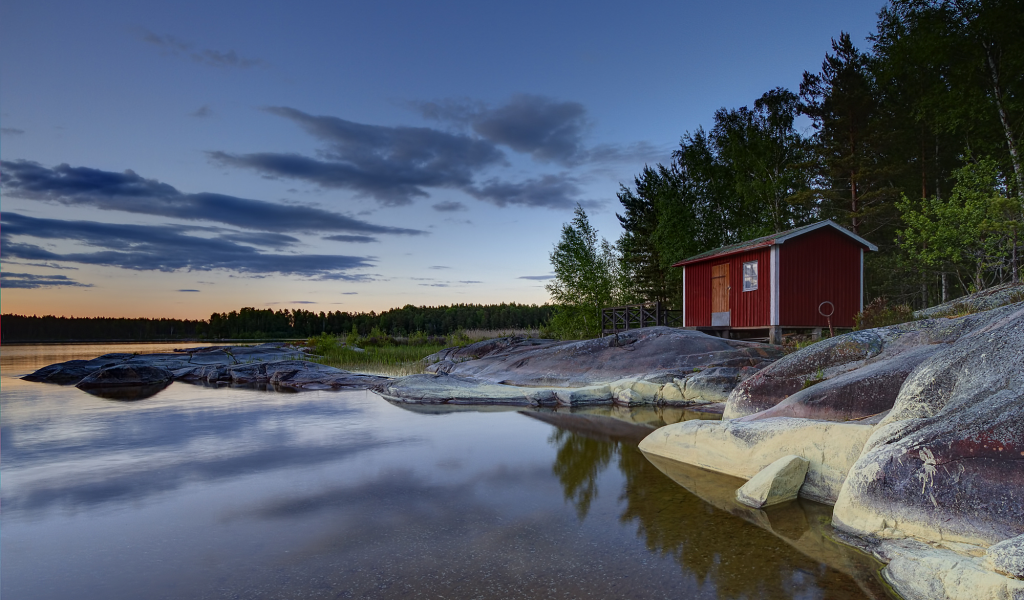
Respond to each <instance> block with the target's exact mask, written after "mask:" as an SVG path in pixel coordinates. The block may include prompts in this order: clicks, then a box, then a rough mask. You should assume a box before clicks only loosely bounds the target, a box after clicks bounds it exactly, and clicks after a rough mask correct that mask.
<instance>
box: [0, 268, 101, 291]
mask: <svg viewBox="0 0 1024 600" xmlns="http://www.w3.org/2000/svg"><path fill="white" fill-rule="evenodd" d="M54 287H92V284H91V283H79V282H77V281H74V280H73V279H68V278H67V277H66V276H64V275H33V274H31V273H12V272H10V271H4V272H2V273H0V288H4V289H23V290H33V289H38V288H54Z"/></svg>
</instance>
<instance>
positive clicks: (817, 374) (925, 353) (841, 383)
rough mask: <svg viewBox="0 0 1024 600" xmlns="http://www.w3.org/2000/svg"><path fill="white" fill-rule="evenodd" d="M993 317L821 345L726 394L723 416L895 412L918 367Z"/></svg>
mask: <svg viewBox="0 0 1024 600" xmlns="http://www.w3.org/2000/svg"><path fill="white" fill-rule="evenodd" d="M998 310H1003V309H998ZM998 310H996V311H990V312H986V313H978V314H973V315H968V316H966V317H961V318H958V319H947V318H936V319H926V320H921V321H913V322H910V323H903V324H900V325H892V326H889V327H880V328H877V329H869V330H866V331H854V332H851V333H847V334H845V335H841V336H838V337H835V338H831V339H828V340H824V341H821V342H818V343H816V344H813V345H811V346H808V347H807V348H804V349H802V350H799V351H797V352H794V353H793V354H790V355H788V356H786V357H785V358H783V359H781V360H779V361H776V362H775V363H773V364H771V365H769V366H767V367H766V368H764V369H763V370H761V371H759V372H758V373H757V374H756V375H754V376H752V377H750V378H748V379H745V380H744V381H742V382H741V383H740V384H739V385H737V386H736V388H735V389H734V390H733V391H732V393H731V394H730V395H729V399H728V401H727V403H726V410H725V415H724V416H725V418H727V419H733V418H740V417H745V416H748V415H755V414H758V413H760V415H759V416H757V417H752V418H766V417H775V416H792V417H803V418H812V419H828V420H837V421H843V420H847V419H857V418H862V417H866V416H870V415H875V414H878V413H880V412H883V411H885V410H888V409H890V408H892V405H893V403H894V402H895V401H896V396H897V395H898V394H899V391H900V388H901V387H902V385H903V382H904V381H905V380H906V378H907V376H908V375H909V374H910V373H911V372H912V371H913V370H914V369H915V368H917V366H918V365H920V364H921V363H923V362H924V361H926V360H927V359H928V358H930V357H931V356H932V355H934V354H936V353H939V352H941V351H943V350H944V348H946V347H948V345H949V344H952V343H954V342H956V341H957V340H958V339H960V338H961V337H962V336H964V335H966V334H968V333H970V332H972V331H974V330H976V329H978V328H980V327H984V326H985V325H986V324H987V323H988V322H989V321H990V320H991V319H993V318H995V317H994V316H993V315H994V314H995V313H997V312H998ZM779 405H782V406H779ZM775 407H778V408H777V409H776V410H774V411H769V409H773V408H775Z"/></svg>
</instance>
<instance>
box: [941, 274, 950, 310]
mask: <svg viewBox="0 0 1024 600" xmlns="http://www.w3.org/2000/svg"><path fill="white" fill-rule="evenodd" d="M946 302H949V278H948V277H947V276H946V272H945V271H943V272H942V303H943V304H945V303H946Z"/></svg>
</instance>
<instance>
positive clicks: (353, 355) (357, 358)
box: [311, 338, 449, 377]
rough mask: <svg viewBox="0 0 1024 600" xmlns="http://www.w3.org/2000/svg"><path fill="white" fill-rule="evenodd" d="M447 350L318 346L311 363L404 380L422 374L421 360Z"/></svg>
mask: <svg viewBox="0 0 1024 600" xmlns="http://www.w3.org/2000/svg"><path fill="white" fill-rule="evenodd" d="M311 339H315V338H311ZM448 347H449V346H448V345H447V344H428V345H423V346H376V347H369V348H361V349H360V350H361V351H360V350H354V349H352V348H350V347H348V346H345V345H343V344H335V345H333V346H330V345H327V344H322V343H321V344H318V345H317V346H316V348H315V350H314V351H315V352H316V356H315V357H312V358H311V360H314V361H316V362H318V363H320V364H324V365H329V366H331V367H337V368H339V369H345V370H346V371H356V372H359V373H372V374H374V375H387V376H389V377H404V376H405V375H415V374H416V373H423V368H424V367H425V366H426V363H424V362H423V359H424V358H426V357H427V356H430V355H431V354H433V353H435V352H440V351H441V350H443V349H445V348H448Z"/></svg>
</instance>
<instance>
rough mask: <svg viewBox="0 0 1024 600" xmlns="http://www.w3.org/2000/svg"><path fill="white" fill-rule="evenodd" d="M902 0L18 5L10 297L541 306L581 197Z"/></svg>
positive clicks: (5, 109)
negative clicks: (556, 249)
mask: <svg viewBox="0 0 1024 600" xmlns="http://www.w3.org/2000/svg"><path fill="white" fill-rule="evenodd" d="M881 6H882V4H881V3H880V2H878V1H876V0H872V1H871V2H866V1H855V2H787V3H784V4H783V3H764V2H754V1H749V0H743V1H740V0H737V1H731V2H719V3H714V4H711V3H697V2H672V3H669V2H657V3H655V2H648V3H629V4H626V3H615V4H613V3H600V2H589V3H568V2H565V3H550V2H545V3H539V2H538V3H530V2H517V3H506V4H497V3H480V2H462V3H458V2H446V3H424V2H373V3H355V2H321V3H311V2H306V3H303V2H293V3H253V2H245V3H242V2H209V1H205V2H201V3H200V2H187V1H179V2H165V3H153V2H143V3H140V2H112V1H104V0H98V1H95V2H89V3H81V2H66V1H65V2H56V1H49V0H33V1H32V2H28V1H25V0H12V1H10V2H5V3H3V4H2V5H0V125H2V128H3V131H2V135H0V158H2V160H3V161H4V163H3V168H2V180H3V196H2V211H3V223H2V229H0V231H2V233H3V247H2V261H3V262H2V273H3V282H2V285H3V287H4V290H3V296H2V302H3V305H2V309H3V312H15V313H23V314H25V313H27V314H49V313H52V314H63V315H75V316H100V315H103V316H150V317H156V316H174V317H190V318H205V317H207V316H209V314H210V313H211V312H214V311H226V310H231V309H235V308H239V307H241V306H256V307H270V308H299V307H301V308H307V309H310V310H317V311H319V310H347V311H362V310H383V309H387V308H390V307H394V306H402V305H405V304H417V305H437V304H450V303H458V302H481V303H492V302H502V301H516V302H528V303H542V302H544V301H546V300H547V294H546V292H545V291H544V287H543V285H544V283H545V281H544V280H543V279H542V277H544V276H546V275H548V274H549V273H550V266H549V263H548V253H549V252H550V250H551V247H552V245H553V244H554V242H555V241H556V240H557V238H558V235H559V229H560V227H561V224H562V223H563V222H565V221H567V220H569V218H570V217H571V212H572V208H573V206H574V205H575V203H576V202H580V203H582V204H583V205H584V206H585V207H586V208H587V210H588V213H589V214H590V215H591V219H592V221H593V223H594V224H595V225H596V226H597V227H598V229H599V230H600V232H601V234H602V235H604V236H606V237H608V238H609V239H612V240H614V239H615V238H617V237H618V235H619V230H618V225H617V221H616V220H615V214H614V213H615V210H616V209H617V208H618V205H617V201H616V198H615V193H616V191H617V190H618V186H619V183H620V182H622V183H630V182H631V181H632V177H633V175H634V174H636V173H637V172H639V170H640V169H641V168H642V167H643V165H644V164H645V163H655V162H667V161H668V160H669V156H670V154H671V151H672V149H673V147H674V146H675V145H676V144H677V142H678V140H679V138H680V136H681V135H683V134H684V133H685V132H686V131H691V130H693V129H695V128H697V127H698V126H705V127H706V126H708V125H709V123H710V120H711V116H712V113H713V112H714V110H715V109H717V108H719V107H722V106H728V107H736V106H742V105H747V104H750V103H752V102H753V100H754V99H755V98H757V97H758V96H760V95H761V94H762V93H763V92H765V91H767V90H768V89H770V88H772V87H775V86H785V87H789V88H791V89H795V88H796V86H797V85H798V83H799V80H800V77H801V74H802V72H803V71H804V70H817V69H818V68H819V67H820V64H821V60H822V58H823V56H824V53H825V52H826V51H827V50H829V48H830V39H831V38H832V37H838V35H839V33H840V32H841V31H849V32H851V34H852V35H853V37H854V39H855V40H859V41H861V42H862V45H863V40H864V38H865V37H866V36H867V35H868V34H869V33H870V32H871V31H872V28H873V26H874V21H875V13H876V12H877V10H878V9H879V8H881Z"/></svg>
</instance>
